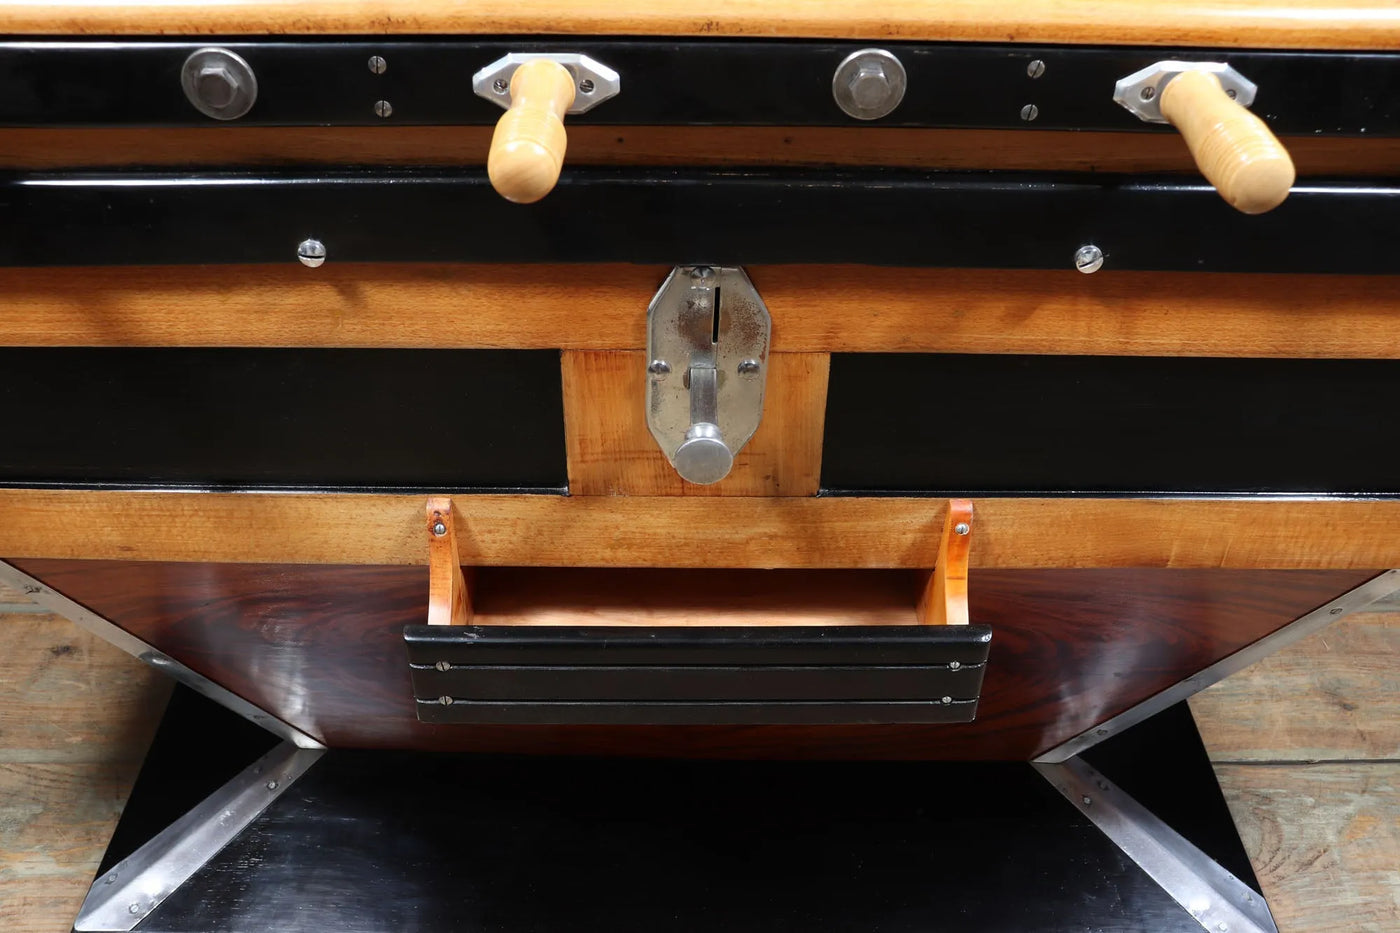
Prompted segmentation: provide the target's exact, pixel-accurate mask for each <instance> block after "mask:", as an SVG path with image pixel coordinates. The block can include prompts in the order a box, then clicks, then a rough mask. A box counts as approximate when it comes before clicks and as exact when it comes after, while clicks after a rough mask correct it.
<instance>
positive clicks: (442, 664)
mask: <svg viewBox="0 0 1400 933" xmlns="http://www.w3.org/2000/svg"><path fill="white" fill-rule="evenodd" d="M433 667H435V668H437V669H438V670H440V671H450V670H451V669H452V665H451V664H450V663H448V662H447V661H439V662H437V663H436V664H434V665H433Z"/></svg>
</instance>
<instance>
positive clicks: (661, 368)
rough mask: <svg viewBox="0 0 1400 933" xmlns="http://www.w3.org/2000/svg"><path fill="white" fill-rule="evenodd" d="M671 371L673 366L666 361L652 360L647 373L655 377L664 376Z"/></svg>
mask: <svg viewBox="0 0 1400 933" xmlns="http://www.w3.org/2000/svg"><path fill="white" fill-rule="evenodd" d="M670 371H671V364H670V363H668V362H666V361H665V360H652V361H651V365H650V366H648V367H647V372H649V373H651V374H652V375H653V376H664V375H666V374H667V373H669V372H670Z"/></svg>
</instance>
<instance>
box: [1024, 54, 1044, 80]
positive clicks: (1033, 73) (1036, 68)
mask: <svg viewBox="0 0 1400 933" xmlns="http://www.w3.org/2000/svg"><path fill="white" fill-rule="evenodd" d="M1026 74H1027V75H1029V76H1030V77H1032V78H1038V77H1040V76H1041V75H1043V74H1045V62H1043V61H1041V60H1040V59H1038V58H1037V59H1036V60H1035V61H1033V62H1031V63H1030V64H1028V65H1027V66H1026Z"/></svg>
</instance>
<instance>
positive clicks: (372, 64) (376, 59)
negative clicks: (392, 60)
mask: <svg viewBox="0 0 1400 933" xmlns="http://www.w3.org/2000/svg"><path fill="white" fill-rule="evenodd" d="M369 70H370V72H371V73H373V74H377V75H382V74H383V73H384V72H386V71H388V70H389V63H388V62H386V61H385V60H384V56H383V55H371V56H370V57H369Z"/></svg>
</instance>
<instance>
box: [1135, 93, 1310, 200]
mask: <svg viewBox="0 0 1400 933" xmlns="http://www.w3.org/2000/svg"><path fill="white" fill-rule="evenodd" d="M1161 105H1162V116H1164V117H1166V118H1167V120H1169V121H1170V122H1171V124H1172V125H1173V126H1175V127H1176V128H1177V129H1178V130H1180V131H1181V135H1182V137H1183V138H1185V140H1186V145H1187V147H1188V148H1189V149H1190V150H1191V155H1192V156H1193V157H1194V158H1195V160H1196V165H1197V167H1199V168H1200V170H1201V174H1202V175H1204V176H1206V179H1207V180H1208V181H1209V182H1210V183H1211V184H1212V185H1214V186H1215V190H1216V191H1219V192H1220V196H1221V197H1222V198H1224V199H1225V200H1226V201H1227V202H1229V204H1230V205H1231V206H1232V207H1235V208H1237V209H1238V210H1241V211H1243V212H1244V213H1246V214H1262V213H1264V212H1265V211H1271V210H1273V209H1274V208H1276V207H1278V206H1279V205H1280V204H1282V203H1283V199H1284V198H1286V197H1288V189H1289V188H1291V187H1293V178H1294V172H1293V160H1292V159H1291V158H1289V156H1288V150H1286V149H1284V148H1283V144H1282V143H1280V142H1279V141H1278V138H1277V137H1275V136H1274V134H1273V133H1272V132H1271V131H1270V130H1269V128H1268V127H1267V126H1265V125H1264V121H1263V120H1261V119H1259V118H1258V117H1256V116H1255V115H1254V114H1252V113H1250V112H1249V111H1248V110H1246V109H1245V108H1244V107H1241V106H1240V105H1239V104H1237V103H1235V101H1233V100H1231V99H1230V97H1229V95H1227V94H1226V93H1225V89H1224V88H1222V87H1221V86H1220V79H1219V78H1217V77H1216V76H1215V75H1213V74H1211V73H1210V72H1208V71H1185V72H1182V73H1181V74H1179V75H1177V76H1176V77H1175V78H1172V79H1171V80H1170V81H1168V82H1167V84H1166V86H1165V87H1164V88H1163V89H1162V100H1161Z"/></svg>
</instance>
